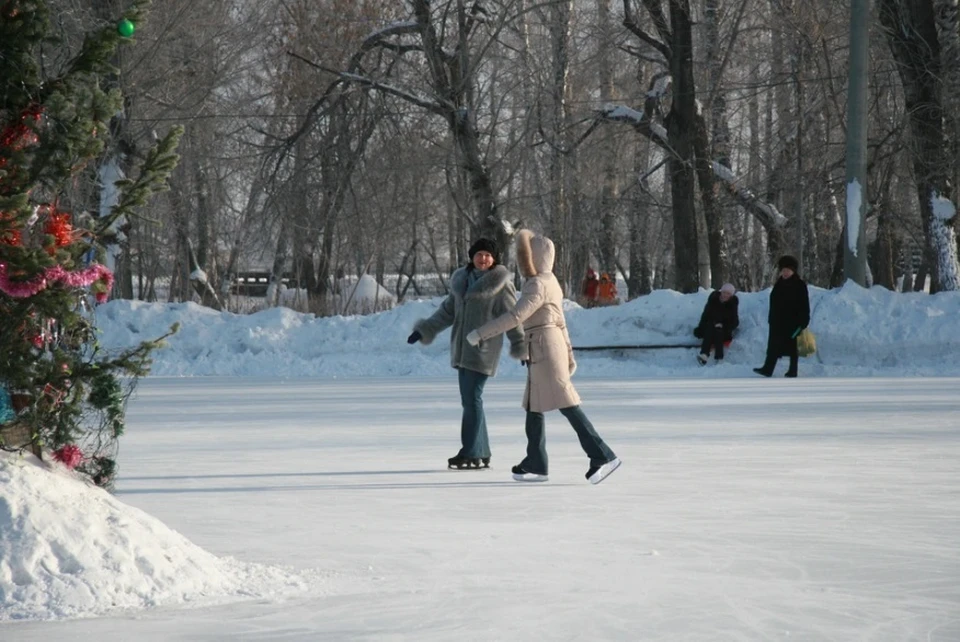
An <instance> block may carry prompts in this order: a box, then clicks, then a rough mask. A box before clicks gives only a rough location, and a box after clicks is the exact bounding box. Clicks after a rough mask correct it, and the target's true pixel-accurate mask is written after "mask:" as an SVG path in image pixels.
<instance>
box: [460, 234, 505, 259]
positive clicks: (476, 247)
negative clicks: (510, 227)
mask: <svg viewBox="0 0 960 642" xmlns="http://www.w3.org/2000/svg"><path fill="white" fill-rule="evenodd" d="M481 251H482V252H489V253H490V254H491V255H492V256H493V262H494V264H497V263H500V250H499V249H498V248H497V244H496V242H494V241H491V240H490V239H482V238H481V239H477V240H476V241H475V242H474V244H473V245H471V246H470V249H469V250H468V251H467V254H468V255H469V256H470V260H471V261H472V260H473V255H474V254H476V253H477V252H481Z"/></svg>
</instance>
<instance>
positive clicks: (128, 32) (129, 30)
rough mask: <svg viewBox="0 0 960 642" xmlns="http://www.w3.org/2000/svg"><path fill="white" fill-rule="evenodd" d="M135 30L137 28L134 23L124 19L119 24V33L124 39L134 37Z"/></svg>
mask: <svg viewBox="0 0 960 642" xmlns="http://www.w3.org/2000/svg"><path fill="white" fill-rule="evenodd" d="M135 30H136V27H134V26H133V23H132V22H130V21H129V20H126V19H124V20H121V21H120V22H119V23H118V24H117V32H119V33H120V35H121V36H123V37H124V38H129V37H130V36H132V35H133V32H134V31H135Z"/></svg>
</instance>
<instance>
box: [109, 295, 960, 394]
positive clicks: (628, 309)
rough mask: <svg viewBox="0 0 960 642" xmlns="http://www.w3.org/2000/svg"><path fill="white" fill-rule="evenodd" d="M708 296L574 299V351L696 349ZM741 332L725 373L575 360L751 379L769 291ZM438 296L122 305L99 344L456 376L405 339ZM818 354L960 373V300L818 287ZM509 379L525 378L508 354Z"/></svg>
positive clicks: (169, 369)
mask: <svg viewBox="0 0 960 642" xmlns="http://www.w3.org/2000/svg"><path fill="white" fill-rule="evenodd" d="M707 295H708V291H706V290H702V291H700V292H698V293H695V294H680V293H677V292H674V291H671V290H660V291H656V292H653V293H652V294H650V295H647V296H644V297H640V298H638V299H635V300H633V301H630V302H628V303H624V304H622V305H618V306H611V307H605V308H594V309H589V310H588V309H582V308H580V306H578V305H577V304H575V303H572V302H569V301H568V302H567V303H566V315H567V324H568V326H569V329H570V336H571V340H572V341H573V344H574V346H596V345H658V346H662V345H693V344H695V343H696V340H695V339H694V337H693V335H692V330H693V327H694V326H695V325H696V324H697V322H698V320H699V318H700V312H701V311H702V309H703V304H704V303H705V302H706V298H707ZM738 296H739V298H740V329H739V331H738V333H737V337H736V340H735V341H734V343H733V346H732V347H731V349H730V350H729V351H728V354H727V358H726V359H725V363H724V364H723V365H724V368H723V372H718V371H717V369H715V368H708V369H706V370H704V369H698V366H697V365H696V360H695V359H694V358H693V354H691V351H690V350H680V349H674V350H663V349H657V350H636V351H629V352H624V351H621V352H609V351H607V352H578V353H577V355H578V356H577V358H578V361H579V362H580V370H579V371H578V376H587V377H589V376H603V377H616V376H630V377H638V376H639V377H648V376H649V377H663V376H668V377H670V376H683V377H689V376H752V373H751V368H752V367H755V366H758V365H760V363H761V362H762V361H763V356H764V351H765V349H766V340H767V311H768V305H769V298H770V292H769V290H764V291H762V292H741V293H738ZM442 300H443V299H442V298H441V297H437V298H433V299H429V300H419V301H410V302H407V303H405V304H403V305H400V306H399V307H396V308H394V309H391V310H387V311H384V312H380V313H378V314H372V315H367V316H334V317H323V318H318V317H315V316H314V315H312V314H302V313H297V312H293V311H291V310H289V309H287V308H271V309H267V310H264V311H262V312H258V313H255V314H250V315H236V314H231V313H226V312H222V313H221V312H216V311H214V310H211V309H209V308H204V307H201V306H198V305H195V304H192V303H184V304H165V303H143V302H137V301H113V302H111V303H109V304H107V305H104V306H101V307H100V308H98V311H97V323H98V326H99V327H100V329H101V330H102V332H103V336H102V340H101V343H102V344H103V346H104V347H105V348H107V349H119V348H124V347H128V346H131V345H135V344H136V343H137V342H139V341H141V340H144V339H150V338H154V337H157V336H160V335H161V334H163V333H164V332H166V331H167V329H168V328H169V327H170V325H172V324H173V323H174V322H180V323H181V330H180V332H179V333H178V334H177V335H175V336H173V337H172V338H171V339H170V340H169V342H168V347H167V348H165V349H163V350H160V351H158V352H157V353H156V355H155V363H154V367H153V370H152V372H153V374H154V375H173V376H207V375H226V376H276V377H295V376H309V377H344V376H408V375H415V376H419V377H422V376H447V375H449V371H450V361H449V359H450V356H449V342H448V337H449V335H448V334H447V333H448V332H449V331H445V332H444V333H443V334H442V335H441V336H440V338H439V339H438V340H436V341H434V342H433V344H432V345H430V346H422V345H415V346H410V345H407V343H406V338H407V335H408V334H409V333H410V330H411V329H412V327H413V324H414V322H415V321H416V320H417V319H420V318H423V317H427V316H429V315H430V314H432V313H433V312H434V311H435V310H436V308H437V306H438V305H439V304H440V302H441V301H442ZM810 304H811V324H810V328H811V330H812V331H813V332H814V334H815V335H816V337H817V346H818V353H817V354H816V355H815V356H814V357H811V358H808V359H804V360H803V362H802V363H801V369H802V370H803V372H802V375H803V376H870V375H874V374H879V375H885V376H888V375H903V374H934V375H945V374H960V360H958V359H956V355H957V354H960V324H957V323H956V319H958V318H960V292H943V293H940V294H936V295H932V296H931V295H928V294H923V293H907V294H900V293H895V292H890V291H889V290H886V289H884V288H880V287H875V288H871V289H864V288H861V287H859V286H857V285H856V284H854V283H852V282H848V283H847V285H845V286H844V287H842V288H839V289H836V290H822V289H819V288H813V287H811V288H810ZM500 374H501V375H503V376H507V377H510V376H517V377H520V376H523V369H522V368H521V367H520V366H519V365H518V364H517V363H516V362H514V361H512V360H511V359H509V357H508V356H507V352H506V351H504V352H503V357H502V360H501V368H500Z"/></svg>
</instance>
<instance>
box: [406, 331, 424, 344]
mask: <svg viewBox="0 0 960 642" xmlns="http://www.w3.org/2000/svg"><path fill="white" fill-rule="evenodd" d="M422 338H423V335H422V334H420V331H419V330H414V331H413V332H411V333H410V336H409V337H407V343H416V342H417V341H419V340H420V339H422Z"/></svg>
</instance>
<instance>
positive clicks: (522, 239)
mask: <svg viewBox="0 0 960 642" xmlns="http://www.w3.org/2000/svg"><path fill="white" fill-rule="evenodd" d="M554 255H555V250H554V248H553V241H551V240H550V239H548V238H547V237H546V236H537V235H536V234H534V233H533V232H532V231H530V230H520V231H519V232H517V267H518V268H519V269H520V274H522V275H523V276H524V278H527V279H529V278H530V277H534V276H537V275H538V274H544V273H547V272H553V260H554Z"/></svg>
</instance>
